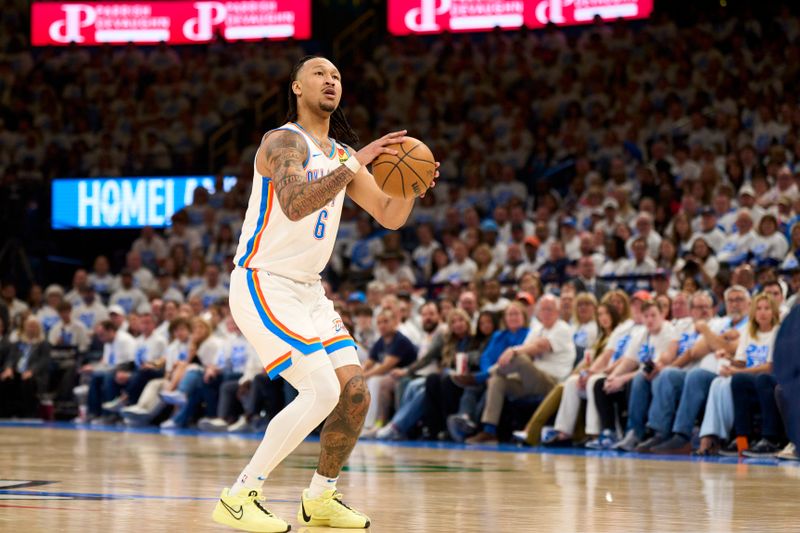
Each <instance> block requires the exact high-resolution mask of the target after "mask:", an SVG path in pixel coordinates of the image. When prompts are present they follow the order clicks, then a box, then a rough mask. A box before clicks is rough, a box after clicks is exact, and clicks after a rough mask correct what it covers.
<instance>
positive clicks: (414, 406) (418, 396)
mask: <svg viewBox="0 0 800 533" xmlns="http://www.w3.org/2000/svg"><path fill="white" fill-rule="evenodd" d="M423 414H425V378H415V379H412V380H411V381H410V382H409V383H408V385H406V387H405V390H404V391H403V398H402V399H401V400H400V409H398V411H397V412H396V413H395V415H394V418H392V424H394V425H395V427H396V428H397V429H398V430H399V431H400V433H402V434H404V435H406V434H408V432H409V431H411V429H412V428H413V427H414V426H415V425H416V424H417V422H419V421H420V420H421V419H422V415H423Z"/></svg>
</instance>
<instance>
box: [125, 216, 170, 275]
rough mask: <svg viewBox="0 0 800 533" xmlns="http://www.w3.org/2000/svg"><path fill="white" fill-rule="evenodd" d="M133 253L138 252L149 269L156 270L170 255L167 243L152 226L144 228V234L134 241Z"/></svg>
mask: <svg viewBox="0 0 800 533" xmlns="http://www.w3.org/2000/svg"><path fill="white" fill-rule="evenodd" d="M131 251H132V252H137V253H138V254H139V256H140V257H141V259H142V263H144V264H145V265H146V266H147V267H148V268H150V269H152V270H155V269H156V268H158V264H159V262H160V261H161V260H163V259H166V258H167V255H169V248H167V241H165V240H164V239H163V238H161V236H160V235H158V234H157V233H156V232H155V230H154V229H153V228H152V227H150V226H145V227H144V228H142V233H141V235H140V236H139V238H138V239H136V240H135V241H133V245H132V246H131Z"/></svg>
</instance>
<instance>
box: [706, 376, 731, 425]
mask: <svg viewBox="0 0 800 533" xmlns="http://www.w3.org/2000/svg"><path fill="white" fill-rule="evenodd" d="M732 427H733V393H732V392H731V378H730V377H721V376H720V377H717V378H716V379H714V381H712V382H711V388H710V389H708V401H706V414H705V415H704V416H703V425H702V426H700V436H701V437H708V436H711V435H715V436H717V437H719V438H720V439H721V440H728V436H729V433H730V430H731V428H732Z"/></svg>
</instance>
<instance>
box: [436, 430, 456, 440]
mask: <svg viewBox="0 0 800 533" xmlns="http://www.w3.org/2000/svg"><path fill="white" fill-rule="evenodd" d="M436 440H438V441H439V442H448V441H451V440H453V439H451V438H450V433H448V432H447V431H446V430H442V431H440V432H439V433H438V434H437V435H436Z"/></svg>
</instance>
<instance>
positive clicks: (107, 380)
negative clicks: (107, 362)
mask: <svg viewBox="0 0 800 533" xmlns="http://www.w3.org/2000/svg"><path fill="white" fill-rule="evenodd" d="M116 373H117V371H116V370H114V369H111V370H100V371H95V372H92V377H91V380H90V381H89V399H88V402H87V403H88V405H87V408H88V412H89V414H90V415H91V416H100V415H102V414H103V402H108V401H110V400H113V399H114V398H116V397H117V396H119V393H120V391H121V390H122V387H121V386H120V385H119V384H118V383H117V382H116V380H115V379H114V377H115V375H116Z"/></svg>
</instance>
